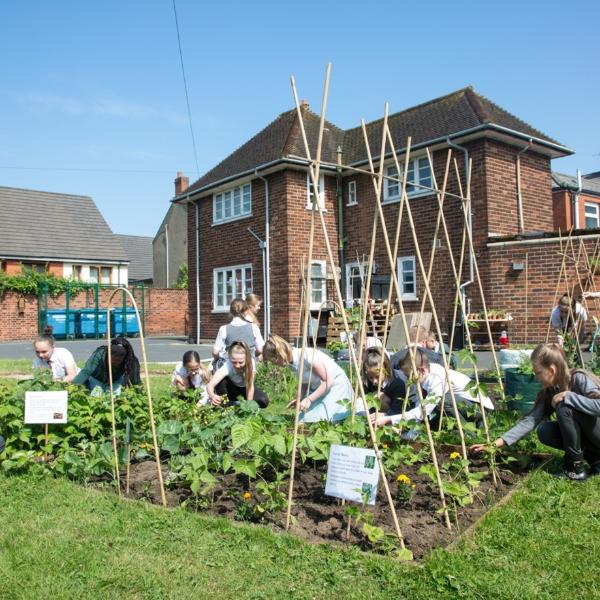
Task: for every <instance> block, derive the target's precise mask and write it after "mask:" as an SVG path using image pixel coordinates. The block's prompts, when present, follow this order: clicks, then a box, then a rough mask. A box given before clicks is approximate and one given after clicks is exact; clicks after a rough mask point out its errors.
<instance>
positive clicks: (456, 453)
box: [450, 452, 460, 460]
mask: <svg viewBox="0 0 600 600" xmlns="http://www.w3.org/2000/svg"><path fill="white" fill-rule="evenodd" d="M457 458H460V452H453V453H452V454H451V455H450V460H456V459H457Z"/></svg>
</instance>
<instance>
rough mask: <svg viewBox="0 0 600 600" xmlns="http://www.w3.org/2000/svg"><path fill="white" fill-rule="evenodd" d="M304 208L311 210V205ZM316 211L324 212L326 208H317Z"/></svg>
mask: <svg viewBox="0 0 600 600" xmlns="http://www.w3.org/2000/svg"><path fill="white" fill-rule="evenodd" d="M305 208H306V210H312V206H308V205H306V206H305ZM316 212H322V213H326V212H327V209H326V208H319V209H318V210H317V211H316Z"/></svg>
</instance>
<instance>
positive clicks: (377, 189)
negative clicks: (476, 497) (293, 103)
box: [361, 103, 452, 529]
mask: <svg viewBox="0 0 600 600" xmlns="http://www.w3.org/2000/svg"><path fill="white" fill-rule="evenodd" d="M387 114H388V105H387V103H386V105H385V109H384V118H383V131H382V135H381V138H382V148H381V152H380V157H381V160H380V171H381V174H383V157H384V156H385V145H386V139H387V132H388V127H387ZM361 125H362V131H363V137H364V140H365V146H366V150H367V157H368V159H369V167H370V168H371V171H372V175H371V179H372V181H373V184H374V186H375V181H374V177H375V169H374V167H373V158H372V156H371V149H370V145H369V138H368V136H367V129H366V126H365V122H364V119H363V120H362V121H361ZM410 146H411V138H410V137H409V138H408V141H407V144H406V155H405V163H407V162H408V160H409V155H410ZM391 149H392V154H393V156H394V161H395V163H396V169H397V171H398V173H399V172H400V165H399V163H398V157H397V156H396V152H395V148H394V146H393V144H392V148H391ZM407 170H408V169H405V172H406V171H407ZM381 181H382V178H381V180H380V181H379V183H378V184H377V186H376V187H375V202H376V205H377V210H378V211H379V216H380V218H381V219H382V230H383V234H384V239H385V240H386V246H387V249H388V257H389V256H390V251H389V239H388V237H387V229H386V227H385V218H384V216H383V211H382V208H381ZM404 182H406V179H404ZM402 193H403V195H406V188H404V189H403V190H402ZM405 206H406V209H407V214H409V215H410V205H409V202H408V198H407V199H406V202H405ZM392 282H393V285H394V287H395V289H396V296H397V297H398V304H399V307H400V315H401V320H402V327H403V329H404V335H405V336H406V340H407V342H408V340H409V339H410V335H409V329H408V323H407V321H406V314H405V312H404V304H403V302H402V294H401V293H400V284H399V283H398V276H397V274H396V269H395V267H394V266H392ZM408 353H409V356H410V360H411V368H412V376H413V378H414V379H416V380H417V381H418V377H417V367H416V348H415V347H414V346H410V345H409V347H408ZM417 393H418V394H419V403H420V405H421V411H422V415H423V421H424V423H425V429H426V431H427V439H428V442H429V447H430V449H431V458H432V462H433V466H434V469H435V472H436V480H437V483H438V489H439V494H440V499H441V502H442V512H443V514H444V518H445V521H446V526H447V527H448V529H451V528H452V525H451V523H450V517H449V515H448V508H447V506H446V498H445V495H444V489H443V484H442V476H441V473H440V469H439V465H438V462H437V453H436V450H435V444H434V442H433V436H432V435H431V427H430V425H429V417H428V416H427V411H426V409H425V404H424V402H423V392H422V390H421V386H420V385H417ZM367 422H368V423H369V426H371V421H370V419H368V420H367Z"/></svg>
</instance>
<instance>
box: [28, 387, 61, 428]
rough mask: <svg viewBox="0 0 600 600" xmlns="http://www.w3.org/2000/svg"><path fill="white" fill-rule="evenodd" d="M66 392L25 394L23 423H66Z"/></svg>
mask: <svg viewBox="0 0 600 600" xmlns="http://www.w3.org/2000/svg"><path fill="white" fill-rule="evenodd" d="M67 403H68V392H67V391H57V392H25V419H24V420H25V423H27V424H31V425H33V424H39V425H47V424H49V423H66V422H67Z"/></svg>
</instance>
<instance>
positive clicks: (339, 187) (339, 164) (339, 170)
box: [336, 146, 346, 295]
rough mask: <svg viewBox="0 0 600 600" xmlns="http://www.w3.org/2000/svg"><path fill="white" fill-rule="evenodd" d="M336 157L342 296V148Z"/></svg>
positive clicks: (338, 150)
mask: <svg viewBox="0 0 600 600" xmlns="http://www.w3.org/2000/svg"><path fill="white" fill-rule="evenodd" d="M336 155H337V169H336V171H337V175H336V182H337V204H338V249H339V255H340V280H341V281H340V283H341V286H342V290H343V294H344V295H345V294H346V260H345V257H344V245H345V243H346V240H345V238H344V194H343V187H342V186H343V183H342V147H341V146H338V147H337V150H336Z"/></svg>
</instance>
